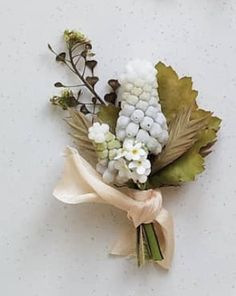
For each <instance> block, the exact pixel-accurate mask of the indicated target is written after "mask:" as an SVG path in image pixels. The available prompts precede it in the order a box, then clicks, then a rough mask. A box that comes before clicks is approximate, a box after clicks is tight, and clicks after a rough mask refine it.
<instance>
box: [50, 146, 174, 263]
mask: <svg viewBox="0 0 236 296" xmlns="http://www.w3.org/2000/svg"><path fill="white" fill-rule="evenodd" d="M65 156H66V161H65V168H64V172H63V176H62V178H61V180H60V181H59V182H58V184H57V185H56V187H55V189H54V192H53V195H54V196H55V197H56V198H57V199H59V200H60V201H62V202H64V203H68V204H78V203H88V202H95V203H104V204H110V205H113V206H115V207H117V208H119V209H121V210H123V211H126V212H127V216H128V218H129V220H131V221H132V222H133V226H132V228H131V229H130V230H127V229H126V230H125V232H124V233H123V234H122V236H121V237H120V239H119V240H118V241H117V242H116V243H115V245H114V246H113V248H112V250H111V254H113V255H122V256H130V255H134V254H135V236H136V231H135V227H138V226H139V225H140V224H142V223H151V222H154V224H155V229H156V231H157V233H158V238H159V240H160V246H161V250H162V252H163V256H164V260H162V261H158V262H157V263H158V264H159V265H160V266H162V267H163V268H165V269H169V267H170V264H171V261H172V257H173V251H174V233H173V222H172V217H171V216H170V214H169V213H168V212H167V211H166V210H165V209H164V208H162V195H161V192H160V190H159V189H156V190H145V191H140V190H131V189H128V188H126V189H125V190H117V189H116V188H114V187H112V186H110V185H108V184H106V183H104V181H103V180H102V178H101V176H100V175H99V174H98V173H97V172H96V171H95V169H94V168H93V167H92V166H91V165H90V164H89V163H88V162H87V161H86V160H85V159H84V158H83V157H82V156H81V155H80V154H79V153H78V151H77V150H76V149H74V148H71V147H67V148H66V150H65Z"/></svg>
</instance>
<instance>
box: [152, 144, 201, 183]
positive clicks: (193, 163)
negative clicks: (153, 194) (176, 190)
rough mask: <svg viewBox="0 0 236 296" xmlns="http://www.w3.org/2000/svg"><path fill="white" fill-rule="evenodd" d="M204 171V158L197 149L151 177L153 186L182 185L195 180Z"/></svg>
mask: <svg viewBox="0 0 236 296" xmlns="http://www.w3.org/2000/svg"><path fill="white" fill-rule="evenodd" d="M203 171H204V158H203V157H202V156H201V155H200V154H199V153H198V152H196V151H195V150H190V151H188V152H186V153H185V154H184V155H183V156H181V157H180V158H178V159H177V160H176V161H174V162H173V163H171V164H170V165H168V166H167V167H165V168H164V169H162V170H160V171H159V172H158V173H157V174H155V175H153V176H152V177H151V178H150V183H151V187H154V188H155V187H158V186H171V185H181V184H182V183H183V182H188V181H193V180H194V179H195V177H196V175H197V174H200V173H202V172H203Z"/></svg>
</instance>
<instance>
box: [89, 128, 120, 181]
mask: <svg viewBox="0 0 236 296" xmlns="http://www.w3.org/2000/svg"><path fill="white" fill-rule="evenodd" d="M88 137H89V139H90V140H92V141H93V145H94V147H95V150H96V153H97V156H98V163H97V166H96V169H97V171H98V172H99V173H100V174H102V175H103V178H104V180H105V181H106V182H107V183H111V182H112V180H109V178H108V177H109V174H108V168H110V167H111V165H110V164H109V163H110V161H111V160H113V159H114V158H115V157H116V156H117V154H118V151H119V149H120V148H121V143H120V141H119V140H118V139H116V137H115V136H114V135H113V134H112V133H111V132H109V125H108V124H104V123H103V124H100V123H98V122H95V123H94V124H93V125H92V126H91V127H90V128H89V133H88Z"/></svg>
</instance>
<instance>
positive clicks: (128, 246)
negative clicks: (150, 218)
mask: <svg viewBox="0 0 236 296" xmlns="http://www.w3.org/2000/svg"><path fill="white" fill-rule="evenodd" d="M127 228H128V229H127ZM110 254H111V255H116V256H136V229H135V228H134V226H133V225H131V224H130V223H129V226H128V227H126V228H125V229H124V230H123V231H122V233H121V234H120V237H119V238H118V239H117V240H116V242H115V243H114V245H113V246H112V249H111V251H110Z"/></svg>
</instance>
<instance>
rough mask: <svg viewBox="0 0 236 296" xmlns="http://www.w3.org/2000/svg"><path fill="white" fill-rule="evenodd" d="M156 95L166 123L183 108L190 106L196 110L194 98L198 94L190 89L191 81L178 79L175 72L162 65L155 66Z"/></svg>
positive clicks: (185, 78)
mask: <svg viewBox="0 0 236 296" xmlns="http://www.w3.org/2000/svg"><path fill="white" fill-rule="evenodd" d="M156 69H157V82H158V94H159V99H160V103H161V107H162V112H163V113H164V114H165V116H166V118H167V120H168V121H170V120H171V119H173V118H174V117H175V116H176V114H177V113H178V112H179V111H181V110H182V109H183V108H184V107H189V106H190V105H192V107H193V109H196V108H197V104H196V101H195V99H196V97H197V94H198V92H197V91H196V90H193V89H192V85H193V83H192V79H191V78H190V77H182V78H179V77H178V75H177V74H176V72H175V71H174V70H173V69H172V68H171V67H167V66H166V65H165V64H163V63H161V62H160V63H158V64H157V65H156Z"/></svg>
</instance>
